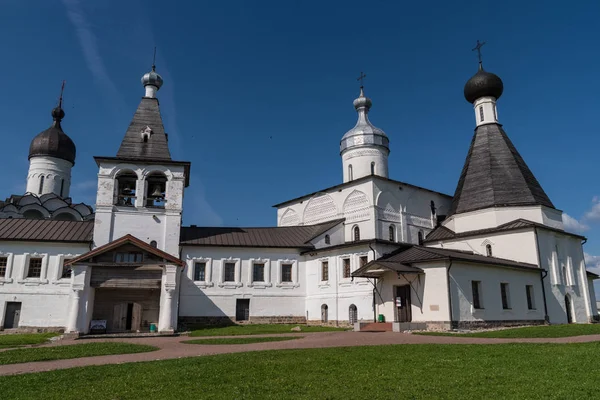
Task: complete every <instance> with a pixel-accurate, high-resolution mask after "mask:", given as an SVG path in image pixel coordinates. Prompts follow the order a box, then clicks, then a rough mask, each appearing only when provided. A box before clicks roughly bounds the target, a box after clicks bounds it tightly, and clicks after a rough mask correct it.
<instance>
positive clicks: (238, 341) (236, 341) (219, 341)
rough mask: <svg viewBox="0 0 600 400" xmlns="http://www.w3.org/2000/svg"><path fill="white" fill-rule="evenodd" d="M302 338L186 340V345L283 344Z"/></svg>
mask: <svg viewBox="0 0 600 400" xmlns="http://www.w3.org/2000/svg"><path fill="white" fill-rule="evenodd" d="M301 338H302V336H275V337H243V338H217V339H195V340H187V341H185V342H183V343H188V344H250V343H264V342H284V341H286V340H294V339H301Z"/></svg>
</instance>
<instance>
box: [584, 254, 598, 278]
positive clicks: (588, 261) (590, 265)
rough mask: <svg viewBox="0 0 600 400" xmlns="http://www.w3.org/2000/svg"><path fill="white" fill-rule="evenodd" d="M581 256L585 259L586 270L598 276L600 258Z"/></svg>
mask: <svg viewBox="0 0 600 400" xmlns="http://www.w3.org/2000/svg"><path fill="white" fill-rule="evenodd" d="M583 256H584V257H585V267H586V269H587V270H588V271H592V272H594V273H596V274H598V275H600V256H593V255H591V254H588V253H583Z"/></svg>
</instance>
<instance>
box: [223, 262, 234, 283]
mask: <svg viewBox="0 0 600 400" xmlns="http://www.w3.org/2000/svg"><path fill="white" fill-rule="evenodd" d="M224 280H225V282H235V263H225V276H224Z"/></svg>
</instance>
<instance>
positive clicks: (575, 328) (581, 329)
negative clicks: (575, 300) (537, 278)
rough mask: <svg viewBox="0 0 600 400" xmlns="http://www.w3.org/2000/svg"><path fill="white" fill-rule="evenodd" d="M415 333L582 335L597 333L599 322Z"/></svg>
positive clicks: (515, 335)
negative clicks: (477, 330) (495, 329)
mask: <svg viewBox="0 0 600 400" xmlns="http://www.w3.org/2000/svg"><path fill="white" fill-rule="evenodd" d="M414 334H415V335H429V336H464V337H478V338H506V339H511V338H512V339H517V338H559V337H569V336H582V335H599V334H600V324H569V325H547V326H529V327H524V328H512V329H502V330H498V331H486V332H474V333H451V332H414Z"/></svg>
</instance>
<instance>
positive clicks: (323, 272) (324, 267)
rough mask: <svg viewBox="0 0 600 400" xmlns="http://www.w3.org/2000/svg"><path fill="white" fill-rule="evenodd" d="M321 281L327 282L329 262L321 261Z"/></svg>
mask: <svg viewBox="0 0 600 400" xmlns="http://www.w3.org/2000/svg"><path fill="white" fill-rule="evenodd" d="M321 280H322V281H328V280H329V261H321Z"/></svg>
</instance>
